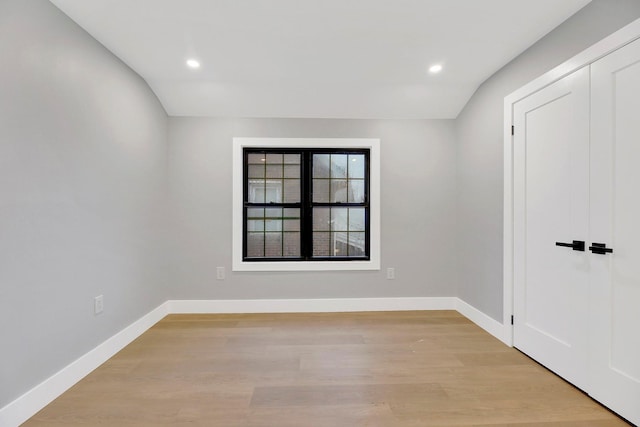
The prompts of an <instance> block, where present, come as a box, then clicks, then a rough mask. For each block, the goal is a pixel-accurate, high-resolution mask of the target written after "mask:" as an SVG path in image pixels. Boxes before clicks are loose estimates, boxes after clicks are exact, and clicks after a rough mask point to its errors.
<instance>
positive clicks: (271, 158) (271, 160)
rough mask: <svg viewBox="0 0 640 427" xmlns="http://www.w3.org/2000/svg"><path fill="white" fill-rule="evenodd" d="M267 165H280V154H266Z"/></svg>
mask: <svg viewBox="0 0 640 427" xmlns="http://www.w3.org/2000/svg"><path fill="white" fill-rule="evenodd" d="M266 158H267V164H282V158H283V156H282V154H275V153H267V156H266Z"/></svg>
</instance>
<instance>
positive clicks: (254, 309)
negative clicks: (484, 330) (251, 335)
mask: <svg viewBox="0 0 640 427" xmlns="http://www.w3.org/2000/svg"><path fill="white" fill-rule="evenodd" d="M456 299H457V298H454V297H434V298H422V297H416V298H331V299H330V298H326V299H253V300H171V301H168V304H169V312H170V313H185V314H187V313H319V312H327V313H332V312H348V311H395V310H397V311H406V310H455V307H456Z"/></svg>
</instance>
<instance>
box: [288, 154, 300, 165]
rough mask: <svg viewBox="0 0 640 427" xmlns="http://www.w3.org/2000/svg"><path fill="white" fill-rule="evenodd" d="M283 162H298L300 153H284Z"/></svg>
mask: <svg viewBox="0 0 640 427" xmlns="http://www.w3.org/2000/svg"><path fill="white" fill-rule="evenodd" d="M284 162H285V163H286V164H288V165H290V164H298V165H299V164H300V154H285V155H284Z"/></svg>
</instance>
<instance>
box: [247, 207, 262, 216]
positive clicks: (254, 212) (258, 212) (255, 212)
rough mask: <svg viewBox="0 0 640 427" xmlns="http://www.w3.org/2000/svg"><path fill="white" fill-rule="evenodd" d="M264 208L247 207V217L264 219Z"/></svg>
mask: <svg viewBox="0 0 640 427" xmlns="http://www.w3.org/2000/svg"><path fill="white" fill-rule="evenodd" d="M263 218H264V209H262V208H249V209H247V219H263Z"/></svg>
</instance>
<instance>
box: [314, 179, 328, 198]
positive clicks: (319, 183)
mask: <svg viewBox="0 0 640 427" xmlns="http://www.w3.org/2000/svg"><path fill="white" fill-rule="evenodd" d="M329 183H330V180H328V179H314V180H313V201H314V202H315V203H327V202H329V200H330V198H329Z"/></svg>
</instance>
